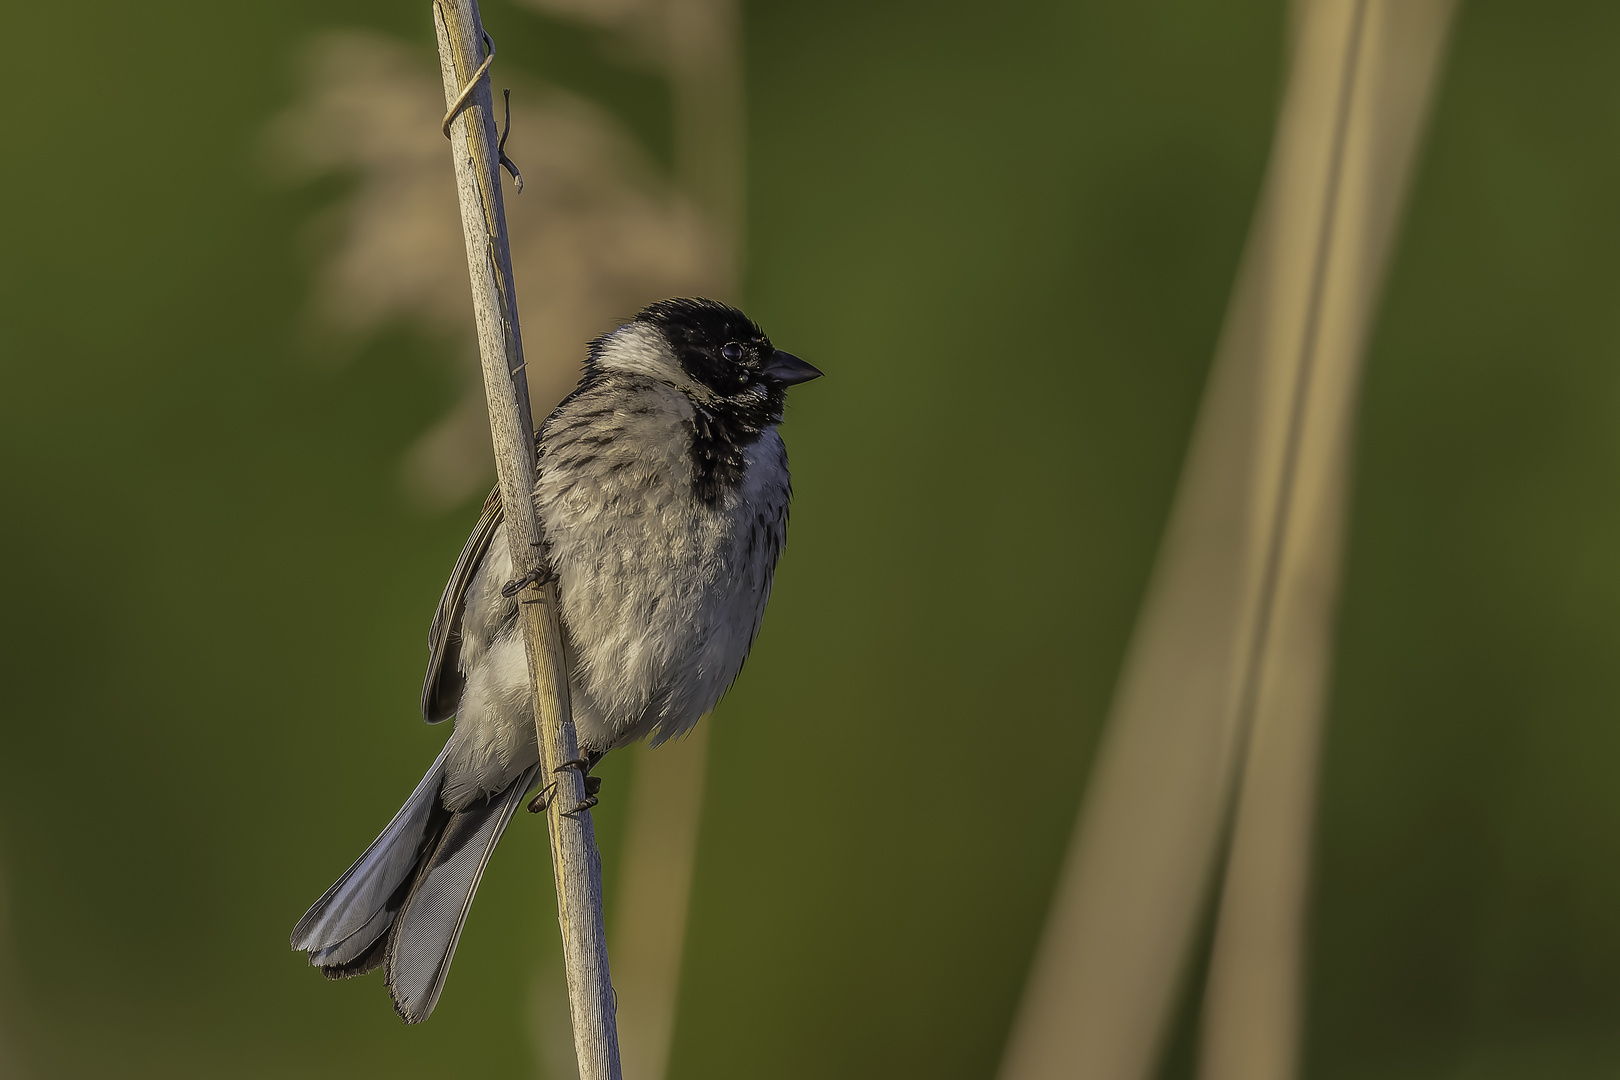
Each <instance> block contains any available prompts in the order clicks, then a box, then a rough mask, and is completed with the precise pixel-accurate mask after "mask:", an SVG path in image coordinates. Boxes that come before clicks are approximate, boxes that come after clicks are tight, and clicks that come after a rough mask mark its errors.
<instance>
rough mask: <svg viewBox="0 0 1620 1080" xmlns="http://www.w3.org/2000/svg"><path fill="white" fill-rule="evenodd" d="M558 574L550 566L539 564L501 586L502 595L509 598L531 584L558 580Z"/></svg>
mask: <svg viewBox="0 0 1620 1080" xmlns="http://www.w3.org/2000/svg"><path fill="white" fill-rule="evenodd" d="M556 580H557V575H556V574H554V573H552V572H551V567H549V566H537V567H535V568H534V569H533V570H530V571H529V572H528V573H527V574H524V575H523V576H522V577H520V578H514V579H513V580H511V581H508V582H507V583H506V584H505V585H502V586H501V595H502V596H504V597H506V598H507V599H508V600H510V599H512V597H514V596H516V595H517V594H518V593H520V592H522V591H523V590H524V589H526V588H528V587H529V586H530V585H545V584H547V583H548V582H552V581H556Z"/></svg>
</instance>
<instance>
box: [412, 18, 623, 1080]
mask: <svg viewBox="0 0 1620 1080" xmlns="http://www.w3.org/2000/svg"><path fill="white" fill-rule="evenodd" d="M433 16H434V27H435V29H436V31H437V33H438V39H439V65H440V70H441V73H442V75H443V77H444V92H445V102H446V104H447V106H448V105H449V104H450V103H452V102H454V101H456V99H457V98H458V97H459V96H460V94H461V92H462V88H463V87H464V86H465V85H466V83H467V80H469V79H470V78H471V77H472V75H473V73H474V72H476V71H477V70H478V68H479V66H480V65H481V64H482V63H483V61H484V58H485V49H484V34H483V26H482V23H481V22H480V20H479V17H478V4H477V2H476V0H440V2H438V3H435V4H434V6H433ZM471 102H472V103H471V105H470V106H469V107H467V108H466V109H464V110H463V111H462V112H460V113H459V114H458V115H457V116H456V118H455V121H454V123H453V124H452V126H451V129H450V146H451V156H452V158H453V160H454V162H455V171H456V191H457V195H458V197H459V200H460V204H461V225H462V231H463V233H464V234H465V237H466V241H467V269H468V273H469V275H470V277H471V279H472V294H473V310H474V312H475V313H476V316H477V322H478V349H479V356H480V359H481V361H482V364H483V371H484V392H485V395H486V397H487V400H488V404H489V424H490V434H491V437H492V439H493V440H494V444H495V469H496V475H497V477H498V481H499V485H500V492H501V499H502V502H503V504H504V506H505V510H506V536H507V541H508V544H509V545H510V548H511V555H512V565H513V567H514V568H515V572H516V573H518V574H519V575H522V574H527V573H528V572H530V571H532V570H537V569H538V568H540V566H541V563H542V552H541V549H540V545H539V538H540V525H539V521H538V519H537V516H536V514H535V509H534V501H533V499H532V497H531V495H530V493H531V492H532V491H533V490H534V476H535V459H534V424H533V420H532V417H531V414H530V411H529V391H528V381H527V379H526V377H525V375H524V370H523V340H522V334H521V333H520V331H519V328H518V316H517V297H516V294H515V292H514V290H513V287H512V260H511V253H510V250H509V245H508V240H507V234H506V214H505V209H504V206H503V203H502V195H501V181H500V174H499V170H498V164H497V162H498V153H497V150H496V131H495V119H494V114H493V110H492V108H491V104H492V102H491V95H490V88H489V81H488V79H487V78H486V79H481V80H480V81H479V84H478V86H477V87H476V88H475V91H474V93H473V95H472V98H471ZM519 596H520V599H521V600H522V603H521V605H520V607H519V610H520V611H521V612H522V613H523V624H524V631H525V633H524V643H525V650H526V652H527V654H528V659H529V678H530V682H531V686H532V691H533V698H534V715H535V728H536V733H537V735H538V737H539V740H540V754H541V762H542V767H543V773H542V782H543V783H550V782H552V781H555V782H556V788H555V791H554V792H553V793H552V796H551V802H550V807H549V809H548V811H547V824H548V825H549V831H550V835H551V859H552V870H553V872H554V874H555V876H556V882H557V919H558V922H559V923H560V925H561V928H562V942H563V962H564V965H565V967H566V970H567V973H568V997H569V1003H570V1011H571V1013H572V1016H573V1026H574V1049H575V1052H576V1054H577V1056H578V1059H579V1074H580V1077H581V1078H582V1080H619V1078H620V1070H619V1042H618V1031H617V1027H616V1024H615V1018H614V1002H613V986H612V983H611V981H610V979H609V974H608V956H607V936H606V933H605V931H604V929H603V925H602V868H601V858H600V856H599V855H598V853H597V850H596V837H595V832H594V830H593V828H592V823H591V816H590V813H589V812H588V811H580V812H578V813H575V812H574V810H575V808H576V807H577V806H579V805H580V804H581V803H582V802H583V801H584V798H585V788H584V777H583V776H582V775H581V774H580V772H579V771H578V770H576V769H572V768H567V767H565V766H564V764H563V763H564V762H568V761H571V760H573V759H575V758H577V757H578V756H579V747H578V743H577V741H576V739H575V736H574V723H573V717H572V715H571V712H570V709H569V701H568V673H567V669H566V667H565V664H564V660H563V654H562V635H561V631H560V627H559V623H558V614H557V590H556V586H555V585H549V584H548V585H544V586H533V585H531V586H530V587H528V588H526V589H524V590H523V592H522V593H520V594H519Z"/></svg>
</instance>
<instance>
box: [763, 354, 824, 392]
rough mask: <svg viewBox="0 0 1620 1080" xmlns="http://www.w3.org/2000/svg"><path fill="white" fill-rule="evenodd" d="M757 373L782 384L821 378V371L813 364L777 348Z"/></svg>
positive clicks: (788, 384) (789, 384)
mask: <svg viewBox="0 0 1620 1080" xmlns="http://www.w3.org/2000/svg"><path fill="white" fill-rule="evenodd" d="M759 373H760V374H761V375H763V376H765V377H766V378H767V379H771V380H774V381H776V382H779V383H781V384H782V385H783V386H792V385H793V384H794V383H802V382H809V381H810V380H811V379H819V378H821V371H820V369H818V368H817V367H815V365H813V364H807V363H805V362H804V361H803V360H800V359H799V358H798V357H797V356H794V355H793V354H792V353H789V352H783V351H782V350H781V349H777V350H776V353H775V354H774V355H773V356H772V357H771V358H770V359H769V360H767V361H765V366H764V367H762V368H761V369H760V372H759Z"/></svg>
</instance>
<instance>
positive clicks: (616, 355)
mask: <svg viewBox="0 0 1620 1080" xmlns="http://www.w3.org/2000/svg"><path fill="white" fill-rule="evenodd" d="M821 374H822V373H821V372H820V371H819V370H818V369H816V368H815V367H814V366H812V365H811V364H809V363H806V362H805V361H803V360H801V359H799V358H798V357H797V356H794V355H793V354H791V353H787V352H783V351H782V350H780V349H777V348H775V347H774V346H773V345H772V344H771V341H770V339H769V338H768V337H767V336H766V335H765V333H764V331H762V330H761V329H760V328H759V326H758V324H756V323H755V322H754V321H753V320H752V319H750V318H748V316H746V315H744V314H743V313H742V312H741V311H739V310H737V309H736V308H734V307H731V306H728V305H726V304H723V303H720V302H718V301H715V300H708V299H701V298H675V299H670V300H663V301H660V302H658V303H655V304H652V305H650V306H648V307H647V308H645V309H643V310H642V311H641V312H640V313H639V314H637V315H636V316H635V318H633V319H631V320H630V321H629V322H627V323H624V324H623V325H621V326H618V327H617V328H616V329H614V330H612V331H610V332H608V333H606V334H603V335H602V336H601V337H598V338H597V339H596V340H594V341H593V342H591V343H590V346H589V349H588V351H587V355H586V358H585V362H584V370H583V374H582V376H581V378H580V380H579V383H578V385H577V387H576V388H575V389H574V390H573V392H572V393H570V394H569V395H568V396H567V397H566V398H564V399H563V401H562V402H561V403H560V404H559V405H558V406H557V407H556V409H555V410H553V411H552V413H551V414H550V416H548V417H547V418H546V420H545V421H544V422H543V423H542V424H541V425H540V429H539V431H538V432H536V434H535V452H536V455H537V456H536V480H535V485H534V490H533V499H534V505H535V510H536V512H537V515H538V519H539V524H540V531H541V539H540V543H541V545H542V551H543V555H544V565H545V572H546V574H547V576H548V579H549V580H554V581H555V582H556V584H557V592H558V602H559V614H560V621H561V625H562V631H563V633H562V637H563V654H564V658H565V661H566V663H567V667H568V672H569V695H570V700H571V704H572V710H573V717H574V723H575V727H576V733H577V736H578V740H579V746H580V750H581V752H582V755H583V761H582V762H581V763H579V764H580V765H581V766H583V767H582V771H584V772H585V773H586V774H587V776H588V774H589V769H590V767H592V766H594V765H595V763H596V762H597V761H599V760H600V759H601V757H602V756H603V755H604V754H606V753H608V752H609V751H611V750H613V749H615V748H618V747H622V746H626V745H628V744H630V743H633V742H636V741H638V740H641V739H646V740H647V741H648V742H649V743H650V744H651V745H654V746H656V745H658V744H659V743H662V742H664V741H666V740H669V739H674V738H678V737H679V736H681V735H683V734H684V733H686V732H687V731H689V730H690V729H691V728H692V727H693V725H695V724H696V723H697V722H698V721H699V720H700V719H701V718H702V717H703V716H705V715H706V714H707V713H709V711H710V710H712V709H713V708H714V707H715V705H716V704H717V703H718V702H719V700H720V698H721V696H722V695H723V694H724V693H725V692H726V690H727V689H728V688H729V687H730V686H731V684H732V682H733V680H735V679H736V677H737V675H738V673H739V672H740V671H741V669H742V666H743V661H744V660H745V659H747V656H748V652H749V649H750V647H751V646H752V644H753V641H754V638H755V635H757V634H758V632H759V628H760V624H761V621H762V619H763V618H764V614H765V605H766V601H767V600H768V599H769V597H770V593H771V584H772V581H773V579H774V576H775V571H776V565H777V561H778V559H779V558H780V557H781V554H782V549H783V545H784V544H785V542H786V539H787V524H788V504H789V501H790V499H791V497H792V485H791V481H790V478H789V475H788V459H787V449H786V447H785V446H784V444H783V442H782V437H781V435H780V434H779V433H778V431H777V427H778V425H779V424H780V423H781V422H782V415H783V407H784V402H785V396H786V391H787V389H788V387H790V386H794V385H797V384H799V383H804V382H808V381H810V380H811V379H815V378H819V377H820V376H821ZM519 584H520V583H519V582H517V581H514V580H513V566H512V559H511V555H510V552H509V550H508V547H507V540H506V527H505V524H504V516H503V512H502V505H501V499H500V494H499V489H497V490H496V491H494V492H491V494H490V497H489V499H488V500H487V501H486V502H485V504H484V508H483V513H482V515H481V516H480V518H479V520H478V524H477V525H476V526H475V527H474V529H473V531H472V535H471V536H470V537H469V538H468V540H467V543H466V545H465V547H463V549H462V552H461V556H460V558H458V559H457V560H456V564H455V568H454V569H453V570H452V572H451V574H450V580H449V582H448V583H447V584H446V585H445V588H444V593H443V595H442V596H441V598H440V600H439V605H438V609H437V611H436V612H435V614H434V617H433V622H432V627H431V629H430V630H429V634H428V647H429V659H428V667H427V677H426V680H425V682H424V684H423V688H422V715H423V718H424V719H425V720H426V721H427V722H428V723H430V724H432V723H439V722H440V721H443V720H447V719H449V718H451V717H452V716H453V717H454V718H455V722H454V724H453V726H452V731H451V734H450V737H449V739H448V740H447V741H446V743H445V745H444V749H443V750H442V751H441V752H440V753H439V756H438V758H437V759H436V760H435V761H434V762H433V764H432V766H431V767H430V768H429V769H428V771H427V775H425V776H424V777H423V778H422V781H421V783H419V784H418V785H417V786H416V789H415V790H414V791H412V792H411V795H410V797H409V798H408V799H407V800H406V801H405V805H404V806H403V807H402V808H401V809H400V811H399V812H398V813H397V814H395V815H394V817H393V820H391V821H390V822H389V823H388V825H387V827H386V828H384V829H383V831H382V833H381V835H379V836H378V837H377V839H376V840H375V841H373V843H372V844H371V846H370V847H368V848H367V849H366V850H365V852H364V853H363V854H362V855H361V856H360V857H359V858H358V859H356V860H355V862H354V864H353V865H352V866H350V867H349V869H348V870H347V871H346V872H345V873H344V874H343V876H342V877H340V878H339V879H338V880H337V882H336V883H335V884H333V885H332V887H331V888H329V889H327V890H326V892H325V893H324V894H322V896H321V897H320V899H319V900H317V901H315V903H314V904H313V905H311V907H310V909H309V911H308V912H306V913H305V915H304V917H303V918H302V919H300V920H299V922H298V924H297V926H296V927H295V928H294V929H293V932H292V947H293V949H294V950H296V951H301V952H305V953H307V954H308V957H309V962H310V964H312V965H313V966H315V967H317V968H319V969H320V970H321V972H322V973H323V974H324V975H326V976H327V977H328V978H332V979H343V978H349V977H352V976H356V975H362V974H365V973H366V972H369V971H373V970H375V969H376V968H379V967H381V968H383V969H384V981H385V983H386V984H387V987H388V990H389V994H390V996H391V998H392V1000H393V1004H394V1009H395V1011H396V1012H397V1013H398V1014H399V1016H400V1018H401V1019H402V1020H404V1021H405V1022H406V1023H419V1022H421V1021H423V1020H425V1019H427V1018H428V1016H429V1015H430V1014H431V1013H432V1012H433V1009H434V1006H435V1005H436V1004H437V1003H438V1000H439V996H440V993H441V991H442V990H443V988H444V983H445V979H446V977H447V975H448V974H449V970H450V962H451V960H452V958H453V957H454V955H455V951H456V943H457V941H458V940H459V938H460V936H461V930H462V927H463V926H464V925H465V923H466V919H467V912H468V910H469V908H470V907H471V905H472V900H473V896H474V894H475V893H476V892H477V889H478V882H479V879H480V878H481V877H482V876H483V872H484V868H485V867H486V866H487V865H488V863H489V859H490V855H491V854H492V852H493V851H494V849H495V845H496V844H497V842H498V841H499V840H500V838H501V834H502V833H503V832H504V831H505V829H506V826H507V823H508V822H510V821H511V819H512V816H513V814H514V813H515V812H516V811H517V808H518V807H519V805H521V803H522V802H523V799H524V796H525V795H526V794H527V793H528V792H529V790H531V789H532V788H533V787H534V786H535V785H536V783H537V781H538V779H539V774H540V751H539V746H538V743H537V740H536V735H535V724H534V714H533V706H532V703H531V700H530V689H529V674H528V665H527V660H526V657H525V654H524V640H523V629H522V624H521V620H519V618H518V606H517V605H518V600H517V593H518V591H519V589H518V588H517V586H518V585H519ZM588 779H589V781H595V778H594V777H589V776H588ZM586 790H587V791H588V792H591V801H594V793H595V791H596V790H597V785H596V784H594V783H588V785H587V788H586ZM541 797H542V798H543V797H544V793H542V796H541ZM537 801H538V800H537Z"/></svg>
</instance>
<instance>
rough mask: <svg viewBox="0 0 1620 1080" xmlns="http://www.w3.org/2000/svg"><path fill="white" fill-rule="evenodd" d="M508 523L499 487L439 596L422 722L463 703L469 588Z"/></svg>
mask: <svg viewBox="0 0 1620 1080" xmlns="http://www.w3.org/2000/svg"><path fill="white" fill-rule="evenodd" d="M503 520H505V518H504V515H503V514H502V511H501V489H500V488H499V487H497V488H495V489H494V490H493V491H491V492H490V493H489V498H487V499H485V500H484V513H483V516H481V517H480V518H479V519H478V525H477V526H476V527H475V528H474V529H473V531H472V535H471V536H469V537H467V544H466V546H465V547H463V548H462V549H461V558H459V559H457V560H456V568H455V569H454V570H452V571H451V572H450V580H449V581H448V582H447V583H446V584H445V586H444V595H443V596H441V597H439V610H438V611H436V612H435V613H434V615H433V627H432V628H431V629H430V630H429V631H428V649H429V650H430V654H429V657H428V668H427V678H426V680H425V681H424V682H423V683H422V719H424V720H426V721H427V722H428V723H430V724H437V723H438V722H439V721H441V720H448V719H449V718H450V717H451V716H454V715H455V712H456V707H457V705H458V704H459V703H460V701H461V689H462V686H463V684H464V683H465V682H466V676H464V675H462V673H461V612H462V608H463V606H464V605H465V603H466V598H467V586H468V585H469V584H471V582H472V579H473V575H474V574H475V573H477V571H478V564H479V563H481V562H483V561H484V553H485V552H487V551H488V550H489V542H490V540H492V539H493V538H494V536H495V531H496V530H497V529H499V528H500V527H501V522H502V521H503Z"/></svg>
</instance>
